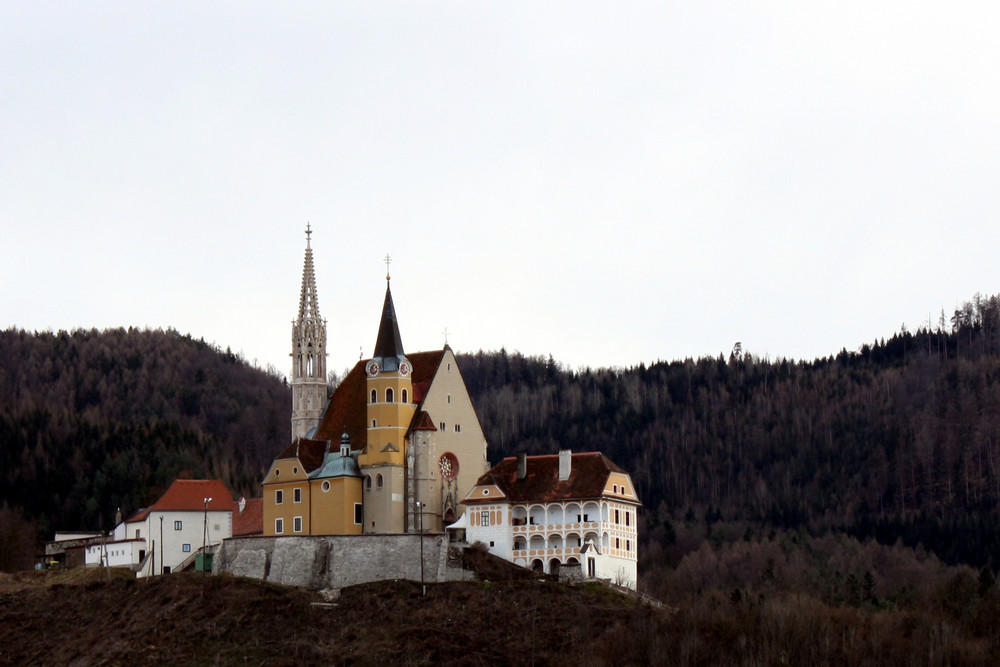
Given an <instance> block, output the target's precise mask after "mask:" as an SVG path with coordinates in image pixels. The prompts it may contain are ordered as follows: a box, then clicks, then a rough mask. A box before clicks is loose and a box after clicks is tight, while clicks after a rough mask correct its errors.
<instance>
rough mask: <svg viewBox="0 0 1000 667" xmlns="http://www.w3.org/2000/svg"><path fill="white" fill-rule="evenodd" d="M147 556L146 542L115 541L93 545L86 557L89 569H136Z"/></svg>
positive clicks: (133, 540) (87, 550)
mask: <svg viewBox="0 0 1000 667" xmlns="http://www.w3.org/2000/svg"><path fill="white" fill-rule="evenodd" d="M145 556H146V540H137V539H131V540H113V541H110V542H105V543H103V544H91V545H90V546H88V547H87V549H86V553H85V557H86V560H85V562H86V565H87V567H98V566H108V567H134V566H135V565H138V564H139V563H140V562H142V559H143V558H144V557H145Z"/></svg>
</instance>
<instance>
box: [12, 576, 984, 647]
mask: <svg viewBox="0 0 1000 667" xmlns="http://www.w3.org/2000/svg"><path fill="white" fill-rule="evenodd" d="M77 572H83V571H77ZM87 573H88V574H90V575H91V581H90V583H77V584H69V583H58V582H59V581H60V580H59V577H60V576H63V575H59V574H57V573H25V574H23V575H18V576H17V577H13V576H10V575H0V664H9V665H15V664H16V665H24V664H45V665H69V664H73V665H120V664H129V665H178V664H183V665H215V664H253V665H272V666H274V665H329V664H372V665H374V664H412V665H430V664H456V665H483V664H488V665H495V664H506V665H605V664H624V665H639V664H663V665H719V664H730V665H760V664H797V665H801V664H812V665H844V664H851V665H875V664H878V665H940V664H949V665H955V666H960V665H974V664H985V663H986V662H988V661H989V660H990V658H991V656H995V655H996V653H995V651H996V650H997V648H998V647H997V646H996V639H995V638H993V639H989V638H987V637H988V636H989V635H986V637H983V636H980V634H979V633H977V632H976V631H975V630H974V629H973V628H972V627H971V624H968V623H966V624H964V625H963V624H959V623H956V622H955V620H954V619H953V618H950V617H948V616H945V615H941V614H938V613H930V612H914V613H911V612H880V611H870V610H869V611H862V610H858V609H844V608H831V607H828V606H826V605H823V604H821V603H818V602H816V601H814V600H812V599H809V598H804V597H788V598H782V599H773V600H764V599H763V598H761V599H756V598H754V599H749V598H748V599H744V598H741V597H733V598H732V599H726V598H719V597H709V598H707V599H705V600H704V601H703V602H700V603H698V604H695V605H692V606H686V607H682V608H679V609H676V610H671V609H665V608H655V607H650V606H648V605H644V604H640V603H637V602H635V601H634V600H632V599H630V598H625V597H622V596H620V595H618V594H617V593H613V592H611V591H609V590H607V589H605V588H603V587H602V586H600V585H578V586H568V585H564V584H558V583H555V582H551V581H546V580H532V579H529V580H526V581H523V580H522V581H495V582H480V583H454V584H435V585H430V586H428V587H427V595H426V597H422V596H421V590H420V585H419V584H416V583H413V582H382V583H377V584H367V585H362V586H354V587H351V588H345V589H343V591H342V592H341V595H340V598H339V599H338V600H337V601H336V602H335V603H334V604H332V605H326V606H316V605H313V603H314V602H320V601H321V598H320V597H319V596H318V595H317V594H315V593H311V592H308V591H303V590H299V589H289V588H283V587H278V586H273V585H269V584H264V583H261V582H257V581H251V580H244V579H236V578H233V577H227V576H218V577H212V576H209V577H206V578H205V579H204V580H202V579H201V578H200V577H199V575H197V574H179V575H171V576H168V577H156V578H153V579H144V580H132V579H115V580H113V581H112V582H111V583H108V582H107V581H105V582H104V583H99V582H97V581H93V575H95V574H96V571H93V570H91V571H87ZM65 574H66V575H68V574H72V573H65ZM276 621H279V622H276Z"/></svg>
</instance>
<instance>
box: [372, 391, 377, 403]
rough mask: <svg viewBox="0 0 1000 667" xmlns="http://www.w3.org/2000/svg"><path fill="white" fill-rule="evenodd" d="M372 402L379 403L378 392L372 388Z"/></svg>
mask: <svg viewBox="0 0 1000 667" xmlns="http://www.w3.org/2000/svg"><path fill="white" fill-rule="evenodd" d="M371 402H372V403H378V392H377V391H375V390H374V389H372V401H371Z"/></svg>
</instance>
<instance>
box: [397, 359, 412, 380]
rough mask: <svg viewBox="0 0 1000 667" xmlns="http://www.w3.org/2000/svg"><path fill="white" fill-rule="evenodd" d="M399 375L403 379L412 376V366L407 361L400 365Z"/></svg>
mask: <svg viewBox="0 0 1000 667" xmlns="http://www.w3.org/2000/svg"><path fill="white" fill-rule="evenodd" d="M399 374H400V375H402V376H403V377H406V376H407V375H409V374H410V365H409V364H408V363H406V362H405V361H404V362H403V363H401V364H400V365H399Z"/></svg>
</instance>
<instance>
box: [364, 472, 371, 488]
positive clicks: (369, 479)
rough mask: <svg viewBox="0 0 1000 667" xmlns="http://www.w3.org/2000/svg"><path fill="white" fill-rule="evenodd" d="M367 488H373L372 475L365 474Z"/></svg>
mask: <svg viewBox="0 0 1000 667" xmlns="http://www.w3.org/2000/svg"><path fill="white" fill-rule="evenodd" d="M365 488H366V489H368V490H369V491H371V488H372V476H371V475H365Z"/></svg>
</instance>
